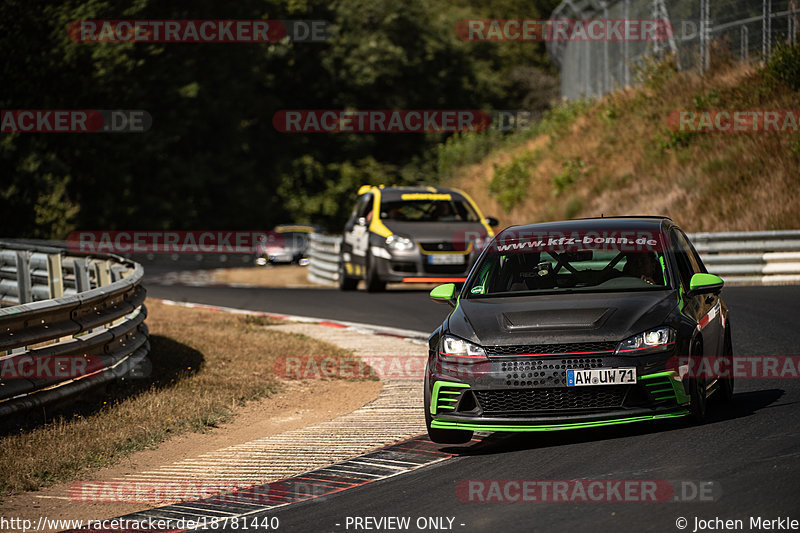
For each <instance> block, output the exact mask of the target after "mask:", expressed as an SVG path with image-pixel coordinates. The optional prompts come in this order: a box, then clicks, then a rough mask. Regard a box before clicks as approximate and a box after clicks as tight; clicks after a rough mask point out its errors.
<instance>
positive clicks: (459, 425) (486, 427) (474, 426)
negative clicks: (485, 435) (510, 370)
mask: <svg viewBox="0 0 800 533" xmlns="http://www.w3.org/2000/svg"><path fill="white" fill-rule="evenodd" d="M688 414H689V411H685V410H684V411H677V412H674V413H662V414H656V415H646V416H633V417H629V418H616V419H612V420H598V421H593V422H577V423H574V424H547V425H540V426H525V425H519V426H518V425H503V424H483V423H471V422H455V421H451V420H440V419H434V420H433V421H432V422H431V427H432V428H436V429H463V430H468V431H515V432H516V431H563V430H568V429H584V428H593V427H601V426H615V425H618V424H630V423H632V422H645V421H648V420H662V419H666V418H678V417H682V416H686V415H688Z"/></svg>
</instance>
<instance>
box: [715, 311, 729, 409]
mask: <svg viewBox="0 0 800 533" xmlns="http://www.w3.org/2000/svg"><path fill="white" fill-rule="evenodd" d="M722 357H724V358H725V359H728V365H727V366H728V371H729V372H730V376H729V377H727V378H720V380H719V391H718V394H717V399H718V400H719V401H720V402H721V403H730V402H731V401H732V400H733V343H732V342H731V329H730V326H728V327H727V328H725V345H724V348H723V352H722Z"/></svg>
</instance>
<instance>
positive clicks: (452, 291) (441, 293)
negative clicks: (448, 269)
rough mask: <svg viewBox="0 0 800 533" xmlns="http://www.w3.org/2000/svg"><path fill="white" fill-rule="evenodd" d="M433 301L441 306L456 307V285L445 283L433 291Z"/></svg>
mask: <svg viewBox="0 0 800 533" xmlns="http://www.w3.org/2000/svg"><path fill="white" fill-rule="evenodd" d="M430 296H431V300H433V301H434V302H436V303H440V304H449V305H451V306H453V307H455V306H456V285H455V283H445V284H444V285H438V286H436V287H434V288H433V290H432V291H431V294H430Z"/></svg>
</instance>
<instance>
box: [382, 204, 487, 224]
mask: <svg viewBox="0 0 800 533" xmlns="http://www.w3.org/2000/svg"><path fill="white" fill-rule="evenodd" d="M381 218H382V219H384V220H397V221H401V222H478V215H477V214H476V213H475V211H474V210H473V209H472V206H471V205H469V204H468V203H467V202H465V201H462V200H428V199H423V200H395V201H382V202H381Z"/></svg>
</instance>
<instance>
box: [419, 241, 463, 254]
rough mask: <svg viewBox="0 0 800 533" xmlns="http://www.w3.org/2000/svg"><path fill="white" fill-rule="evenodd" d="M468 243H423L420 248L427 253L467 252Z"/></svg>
mask: <svg viewBox="0 0 800 533" xmlns="http://www.w3.org/2000/svg"><path fill="white" fill-rule="evenodd" d="M467 246H468V244H467V242H466V241H462V242H453V241H445V242H421V243H419V247H420V248H422V249H423V250H424V251H426V252H465V251H466V250H467Z"/></svg>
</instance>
